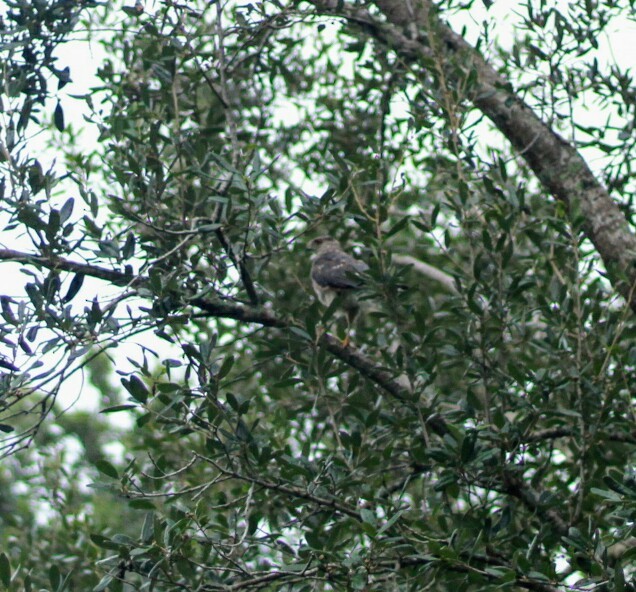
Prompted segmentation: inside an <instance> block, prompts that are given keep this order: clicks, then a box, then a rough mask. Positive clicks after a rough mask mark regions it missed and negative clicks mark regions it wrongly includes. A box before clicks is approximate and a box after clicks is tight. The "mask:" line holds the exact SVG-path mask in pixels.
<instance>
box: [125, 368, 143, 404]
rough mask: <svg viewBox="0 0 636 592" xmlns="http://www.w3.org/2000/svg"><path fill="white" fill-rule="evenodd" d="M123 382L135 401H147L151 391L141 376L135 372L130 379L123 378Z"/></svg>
mask: <svg viewBox="0 0 636 592" xmlns="http://www.w3.org/2000/svg"><path fill="white" fill-rule="evenodd" d="M121 383H122V384H123V385H124V388H125V389H126V390H127V391H128V392H129V393H130V394H131V396H132V398H133V399H135V401H138V402H139V403H146V401H147V400H148V394H149V391H148V388H147V387H146V385H145V384H144V382H143V381H142V380H141V378H139V377H138V376H135V375H134V374H133V375H132V376H131V377H130V378H129V379H126V378H122V379H121Z"/></svg>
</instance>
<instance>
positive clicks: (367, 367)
mask: <svg viewBox="0 0 636 592" xmlns="http://www.w3.org/2000/svg"><path fill="white" fill-rule="evenodd" d="M0 260H4V261H13V262H16V263H23V264H27V265H34V266H36V267H44V268H46V269H51V270H60V271H67V272H71V273H81V274H83V275H86V276H89V277H94V278H98V279H101V280H105V281H108V282H111V283H112V284H115V285H117V286H137V287H138V286H140V285H143V284H145V283H146V282H147V281H148V280H147V278H146V277H144V276H137V277H135V276H133V275H132V274H126V273H122V272H120V271H115V270H113V269H107V268H105V267H100V266H98V265H90V264H87V263H80V262H77V261H71V260H68V259H63V258H62V257H58V256H48V257H45V256H42V255H32V254H29V253H23V252H20V251H14V250H11V249H1V250H0ZM176 297H177V298H176V300H175V301H178V299H179V298H180V297H182V295H176ZM188 304H190V305H192V306H196V307H198V308H200V309H201V310H203V311H204V312H205V313H207V314H208V315H209V316H211V317H217V318H226V319H234V320H236V321H240V322H245V323H255V324H257V325H262V326H263V327H275V328H278V329H291V327H292V323H291V322H290V321H287V320H285V319H283V318H280V317H278V316H277V315H276V314H275V313H274V312H273V311H272V310H271V309H268V308H264V307H253V306H246V305H243V304H238V303H235V302H231V301H225V300H218V299H214V300H212V299H208V298H193V299H191V300H189V301H188ZM318 345H320V346H321V347H324V348H325V349H326V350H327V351H329V352H330V353H331V354H333V355H334V356H335V357H337V358H338V359H340V360H342V361H343V362H344V363H345V364H347V365H348V366H350V367H352V368H354V369H355V370H357V371H358V372H360V373H361V374H362V375H363V376H365V377H366V378H367V379H369V380H370V381H371V382H373V383H375V384H376V385H377V386H378V387H379V388H381V389H382V390H384V391H385V392H387V393H388V394H390V395H391V396H393V397H395V398H397V399H400V400H402V401H403V400H411V399H412V394H411V392H410V386H409V385H408V384H406V383H405V381H403V380H399V379H397V378H395V377H394V376H393V374H392V373H391V372H390V371H388V370H387V369H385V368H382V367H381V366H378V365H377V362H376V361H375V360H373V359H372V358H370V357H369V356H367V355H365V354H363V353H362V352H361V351H360V350H358V349H356V348H354V347H351V346H348V347H344V346H343V345H342V343H341V342H340V340H339V339H337V338H335V337H333V336H332V335H329V334H328V333H323V334H322V335H321V336H320V338H319V339H318ZM430 426H431V428H432V429H433V430H434V431H435V432H437V433H445V432H446V428H445V424H444V422H443V420H442V419H441V418H439V417H437V416H433V417H431V418H430Z"/></svg>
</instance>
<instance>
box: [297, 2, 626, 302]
mask: <svg viewBox="0 0 636 592" xmlns="http://www.w3.org/2000/svg"><path fill="white" fill-rule="evenodd" d="M310 1H311V2H312V4H313V5H314V6H315V7H316V9H317V11H318V12H320V13H327V14H331V15H339V16H342V17H343V18H345V19H346V20H347V21H349V22H351V23H352V24H353V25H354V26H355V27H357V28H362V29H363V30H364V31H365V32H366V33H368V34H370V35H372V36H373V37H374V38H375V39H377V40H378V41H379V42H380V43H383V44H384V45H386V46H387V47H388V48H390V49H392V50H394V51H395V52H396V53H397V54H398V55H401V56H402V57H403V58H404V59H405V60H408V61H413V60H418V59H419V61H420V62H421V63H422V65H424V66H425V67H427V64H425V63H424V60H423V59H422V58H426V61H427V62H428V63H430V60H431V59H433V60H436V61H440V60H441V62H442V68H443V69H444V73H445V76H446V77H447V79H448V80H449V81H451V82H453V83H454V84H457V85H458V86H463V85H464V83H465V81H466V80H467V79H468V77H469V75H470V76H471V78H472V79H474V83H473V84H472V86H471V88H470V89H469V90H468V93H469V94H468V98H469V99H470V100H471V101H472V102H473V104H474V105H475V106H476V107H477V108H478V109H480V110H481V111H482V112H483V113H484V114H485V115H486V116H487V117H488V118H489V119H490V120H491V121H492V122H493V123H494V124H495V125H496V126H497V128H498V129H499V130H500V131H501V132H502V134H503V135H504V136H505V137H506V138H508V140H509V141H510V143H511V144H512V145H513V146H514V148H515V149H516V150H517V152H518V154H519V155H520V156H521V157H522V158H523V159H524V160H525V161H526V162H527V163H528V165H529V166H530V168H531V169H532V170H533V171H534V173H535V174H536V176H537V178H538V179H539V181H540V182H541V183H542V185H543V186H544V187H545V189H546V190H548V191H549V192H550V193H551V194H552V195H554V196H555V197H556V198H557V199H559V200H561V201H563V202H564V203H566V204H567V205H568V207H569V208H570V211H571V212H572V213H573V214H574V215H581V216H582V218H583V220H584V229H585V232H586V235H587V236H588V238H589V239H590V240H591V241H592V243H593V244H594V246H595V247H596V250H597V251H598V253H599V254H600V256H601V258H602V260H603V263H604V264H605V267H606V269H607V271H608V272H609V274H610V277H611V280H612V282H613V284H614V286H615V288H616V289H617V291H618V292H620V294H621V295H622V296H623V297H624V298H625V299H626V300H627V301H628V302H629V304H630V306H631V307H632V309H633V310H636V298H635V297H634V292H635V290H634V289H633V288H634V286H636V236H635V235H634V234H633V233H632V231H631V229H630V227H629V225H628V223H627V220H626V218H625V216H624V215H623V214H622V212H621V211H620V209H619V208H618V206H617V204H616V203H615V202H614V201H613V200H612V198H611V197H610V195H609V193H608V192H607V190H606V189H605V188H604V187H603V185H602V184H601V183H600V182H599V180H598V179H596V177H595V176H594V174H593V173H592V171H591V170H590V168H589V167H588V165H587V163H586V162H585V160H584V159H583V157H582V156H581V155H580V154H579V152H578V151H577V150H576V148H575V147H574V146H572V145H571V144H570V143H568V142H567V141H566V140H565V139H564V138H562V137H561V136H560V135H559V134H558V133H557V132H556V131H554V130H553V129H552V128H551V127H550V126H549V125H548V124H547V123H545V122H543V121H542V120H541V119H540V118H539V117H538V116H537V115H536V114H535V113H534V112H533V111H532V109H531V108H530V107H529V106H528V105H527V104H526V103H524V102H523V101H522V100H521V99H520V98H519V97H518V96H517V95H516V94H515V93H514V92H513V91H512V89H511V85H510V83H509V82H508V81H507V80H506V79H505V78H503V77H502V76H500V75H499V74H498V73H497V71H496V70H495V69H494V68H493V67H492V66H491V65H490V64H489V63H487V62H486V61H485V60H484V59H483V57H482V56H481V55H480V54H479V53H478V52H477V51H476V50H475V49H474V48H473V47H471V46H470V45H469V44H468V43H467V42H466V41H465V40H464V39H463V38H462V37H461V36H460V35H458V34H456V33H455V32H454V31H452V30H451V29H450V28H449V27H448V26H447V25H445V24H444V23H442V22H441V20H440V19H439V18H438V17H437V15H436V9H435V8H434V6H433V5H432V3H431V2H430V0H375V2H374V3H375V5H376V6H377V8H378V9H379V10H380V11H381V13H382V14H383V15H384V17H385V20H381V19H380V18H378V17H376V16H374V15H372V14H371V13H370V12H369V11H368V10H366V9H364V8H360V7H357V6H353V5H351V4H349V3H346V2H345V3H343V2H342V1H340V0H310ZM429 35H430V36H433V37H434V39H431V38H429ZM431 43H432V44H433V45H432V44H431ZM433 46H434V48H435V51H433V49H432V48H433Z"/></svg>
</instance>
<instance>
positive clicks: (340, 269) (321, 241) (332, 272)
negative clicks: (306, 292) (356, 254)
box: [309, 236, 369, 324]
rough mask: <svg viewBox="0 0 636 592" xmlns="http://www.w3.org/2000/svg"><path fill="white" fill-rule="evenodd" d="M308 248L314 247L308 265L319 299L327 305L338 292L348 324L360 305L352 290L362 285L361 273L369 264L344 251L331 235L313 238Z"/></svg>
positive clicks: (354, 290) (355, 290)
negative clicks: (312, 255) (314, 253)
mask: <svg viewBox="0 0 636 592" xmlns="http://www.w3.org/2000/svg"><path fill="white" fill-rule="evenodd" d="M309 248H310V249H314V250H315V251H316V255H315V256H314V259H313V263H312V265H311V283H312V285H313V288H314V291H315V292H316V296H317V297H318V300H320V302H321V303H322V304H324V305H325V306H329V305H330V304H331V303H332V302H333V300H334V298H336V296H338V295H340V296H341V304H342V308H343V310H344V311H345V312H346V314H347V321H348V323H349V324H351V323H352V322H353V319H354V318H355V316H356V314H357V313H358V310H359V308H360V305H359V304H358V301H357V298H356V294H355V293H356V292H357V290H359V289H360V288H361V287H362V283H363V279H362V277H360V274H362V273H364V272H365V271H366V270H367V269H369V266H368V265H367V264H366V263H364V262H362V261H358V260H357V259H354V258H353V257H352V256H351V255H348V254H347V253H345V252H344V251H343V250H342V247H341V246H340V243H339V242H338V241H337V240H336V239H335V238H332V237H330V236H319V237H318V238H315V239H313V240H312V241H311V242H310V243H309Z"/></svg>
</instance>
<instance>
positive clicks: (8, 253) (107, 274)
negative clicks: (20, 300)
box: [0, 249, 142, 286]
mask: <svg viewBox="0 0 636 592" xmlns="http://www.w3.org/2000/svg"><path fill="white" fill-rule="evenodd" d="M0 261H13V262H15V263H25V264H27V265H34V266H36V267H44V268H46V269H50V270H60V271H68V272H70V273H81V274H83V275H87V276H90V277H94V278H97V279H100V280H106V281H108V282H111V283H113V284H115V285H116V286H132V285H136V284H139V283H140V282H141V281H142V279H141V278H140V277H135V276H133V275H132V273H124V272H121V271H116V270H114V269H108V268H106V267H100V266H99V265H90V264H88V263H81V262H79V261H69V260H68V259H63V258H62V257H58V256H57V255H48V256H45V255H33V254H31V253H23V252H21V251H14V250H13V249H0Z"/></svg>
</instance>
